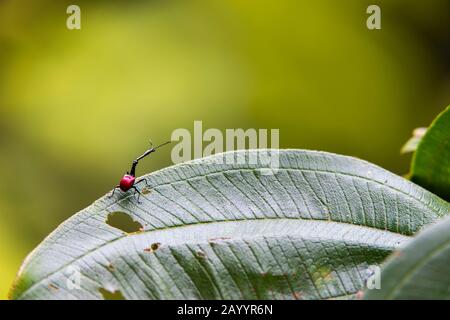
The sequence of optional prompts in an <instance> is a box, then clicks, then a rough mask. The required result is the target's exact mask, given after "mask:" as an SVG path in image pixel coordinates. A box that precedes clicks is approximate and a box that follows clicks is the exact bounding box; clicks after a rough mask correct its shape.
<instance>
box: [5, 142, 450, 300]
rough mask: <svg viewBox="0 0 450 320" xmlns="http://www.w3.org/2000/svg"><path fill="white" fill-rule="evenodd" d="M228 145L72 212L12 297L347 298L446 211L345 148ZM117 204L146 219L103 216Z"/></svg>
mask: <svg viewBox="0 0 450 320" xmlns="http://www.w3.org/2000/svg"><path fill="white" fill-rule="evenodd" d="M267 152H269V156H271V157H276V156H277V155H278V156H279V168H278V170H275V169H272V171H269V170H265V171H261V169H265V166H264V165H263V164H261V162H260V161H256V160H260V159H261V155H263V154H267ZM225 155H226V156H225V159H224V154H221V155H215V156H211V157H207V158H203V159H198V160H194V161H190V162H188V163H183V164H180V165H176V166H173V167H170V168H166V169H164V170H161V171H158V172H154V173H151V174H149V175H146V176H144V178H145V179H147V181H148V184H149V186H150V189H151V192H150V193H148V194H145V195H142V196H141V203H138V202H137V199H136V197H134V196H133V193H131V192H128V193H116V194H115V195H114V197H111V198H110V197H108V196H105V197H103V198H101V199H99V200H98V201H96V202H95V203H94V204H92V205H91V206H90V207H88V208H86V209H84V210H82V211H81V212H79V213H77V214H75V215H74V216H73V217H71V218H70V219H68V220H67V221H66V222H64V223H63V224H62V225H61V226H59V227H58V228H57V229H56V230H55V231H54V232H53V233H52V234H51V235H49V236H48V237H47V239H45V240H44V241H43V243H42V244H41V245H39V246H38V247H37V248H36V249H35V250H34V251H33V252H32V253H31V254H30V255H29V256H28V258H27V259H26V260H25V262H24V264H23V266H22V267H21V270H20V272H19V274H18V277H17V280H16V282H15V286H14V287H13V289H12V291H11V297H12V298H14V299H103V298H104V297H105V296H104V295H102V294H101V293H102V292H103V293H105V290H106V292H110V293H115V292H116V293H117V292H120V294H121V296H123V298H125V299H183V298H184V299H331V298H336V299H338V298H352V297H354V296H355V294H356V293H357V292H359V291H360V290H362V289H363V287H364V281H365V277H366V273H367V268H368V267H369V266H371V265H378V264H380V263H381V262H382V261H383V260H384V259H385V258H386V257H387V256H388V255H389V254H390V253H391V252H392V251H393V250H394V249H395V248H397V247H398V246H399V245H401V244H402V243H403V242H405V241H407V240H409V239H410V237H409V236H410V235H412V234H414V233H415V232H417V231H418V230H419V229H420V228H421V227H422V226H424V225H426V224H428V223H431V222H433V221H435V220H436V219H438V218H440V217H441V216H443V215H445V214H447V213H448V211H449V204H448V203H447V202H445V201H443V200H442V199H440V198H439V197H437V196H435V195H434V194H432V193H430V192H428V191H426V190H424V189H423V188H421V187H419V186H417V185H415V184H413V183H411V182H410V181H407V180H405V179H403V178H401V177H399V176H396V175H394V174H392V173H390V172H388V171H386V170H383V169H381V168H379V167H377V166H375V165H372V164H370V163H367V162H365V161H361V160H358V159H355V158H352V157H345V156H340V155H335V154H330V153H325V152H315V151H302V150H282V151H278V150H257V151H256V150H253V151H237V152H231V153H226V154H225ZM230 158H231V160H233V161H231V162H232V163H230V161H229V159H230ZM220 160H222V161H223V160H226V162H225V163H220ZM263 173H266V174H263ZM267 173H273V174H268V175H267ZM120 212H121V213H123V214H126V215H129V216H130V218H129V219H126V220H125V221H128V224H131V225H138V226H139V225H140V226H142V228H140V227H139V228H138V229H139V230H138V231H136V228H134V230H132V231H134V232H128V231H129V230H128V229H126V230H125V228H124V226H123V225H122V224H119V223H117V224H112V223H111V221H110V220H108V217H111V213H115V215H118V213H120ZM107 221H108V222H109V223H110V224H108V223H107ZM75 271H77V272H78V273H77V272H75ZM74 272H75V273H74ZM73 279H75V280H77V279H78V280H79V288H73V287H74V285H73V283H72V282H71V281H72V280H73Z"/></svg>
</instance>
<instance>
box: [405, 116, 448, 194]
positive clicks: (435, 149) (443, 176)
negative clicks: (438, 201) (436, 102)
mask: <svg viewBox="0 0 450 320" xmlns="http://www.w3.org/2000/svg"><path fill="white" fill-rule="evenodd" d="M411 180H412V181H413V182H415V183H417V184H419V185H421V186H422V187H424V188H426V189H428V190H430V191H431V192H433V193H435V194H437V195H439V196H441V197H442V198H444V199H445V200H447V201H449V200H450V107H447V109H446V110H445V111H443V112H442V113H441V114H440V115H439V116H438V117H437V118H436V119H435V120H434V121H433V123H432V124H431V126H430V127H429V129H428V130H427V133H426V134H425V136H424V137H423V138H422V141H421V142H420V143H419V146H418V147H417V150H416V152H415V154H414V157H413V161H412V165H411Z"/></svg>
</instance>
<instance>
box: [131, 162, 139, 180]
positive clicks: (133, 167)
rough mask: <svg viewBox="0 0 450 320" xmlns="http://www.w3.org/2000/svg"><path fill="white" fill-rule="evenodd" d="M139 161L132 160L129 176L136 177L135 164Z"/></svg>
mask: <svg viewBox="0 0 450 320" xmlns="http://www.w3.org/2000/svg"><path fill="white" fill-rule="evenodd" d="M138 163H139V161H137V160H134V161H133V165H132V166H131V170H130V176H133V177H136V166H137V164H138Z"/></svg>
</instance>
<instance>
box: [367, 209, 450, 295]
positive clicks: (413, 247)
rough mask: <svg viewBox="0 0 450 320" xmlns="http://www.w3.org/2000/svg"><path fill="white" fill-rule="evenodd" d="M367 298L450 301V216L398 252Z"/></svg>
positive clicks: (384, 269) (369, 291)
mask: <svg viewBox="0 0 450 320" xmlns="http://www.w3.org/2000/svg"><path fill="white" fill-rule="evenodd" d="M366 298H367V299H446V300H448V299H450V217H447V218H445V219H444V220H443V221H441V222H438V223H436V224H435V225H433V226H431V227H429V228H427V229H426V230H424V231H423V232H421V233H420V234H419V235H418V236H417V237H416V238H414V239H413V240H412V241H411V242H409V243H408V245H407V246H406V247H405V248H403V249H401V250H399V251H397V252H395V253H394V254H393V255H392V257H391V258H390V260H389V262H388V263H387V264H386V266H385V267H384V268H383V271H382V273H381V289H380V290H368V291H367V293H366Z"/></svg>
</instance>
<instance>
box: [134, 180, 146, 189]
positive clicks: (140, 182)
mask: <svg viewBox="0 0 450 320" xmlns="http://www.w3.org/2000/svg"><path fill="white" fill-rule="evenodd" d="M141 182H145V186H146V187H148V182H147V179H141V180H139V181H138V182H136V183H135V184H134V185H137V184H139V183H141Z"/></svg>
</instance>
